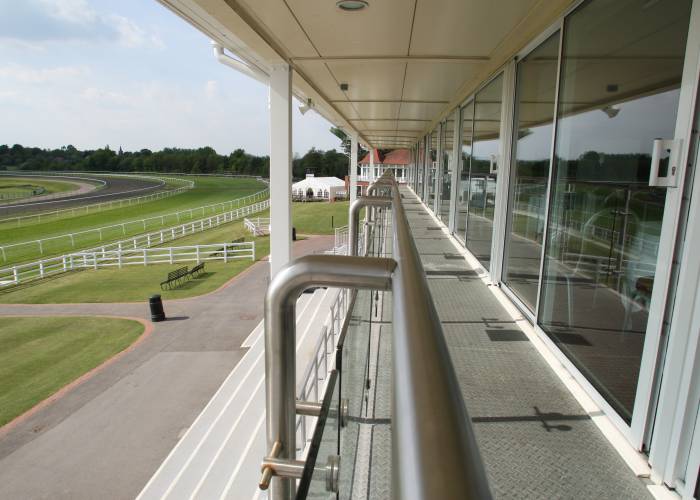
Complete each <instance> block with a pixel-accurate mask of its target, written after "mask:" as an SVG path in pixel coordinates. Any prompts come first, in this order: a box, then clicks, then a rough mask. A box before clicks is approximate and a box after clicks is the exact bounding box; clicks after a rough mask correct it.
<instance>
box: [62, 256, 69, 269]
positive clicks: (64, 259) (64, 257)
mask: <svg viewBox="0 0 700 500" xmlns="http://www.w3.org/2000/svg"><path fill="white" fill-rule="evenodd" d="M67 267H68V266H67V263H66V256H65V255H64V256H63V272H64V273H65V272H66V269H67Z"/></svg>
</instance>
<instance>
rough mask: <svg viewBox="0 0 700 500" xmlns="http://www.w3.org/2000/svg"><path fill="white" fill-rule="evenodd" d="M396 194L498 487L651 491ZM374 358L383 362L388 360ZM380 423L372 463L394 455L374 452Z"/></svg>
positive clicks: (527, 494)
mask: <svg viewBox="0 0 700 500" xmlns="http://www.w3.org/2000/svg"><path fill="white" fill-rule="evenodd" d="M402 193H403V195H404V196H405V203H406V205H407V206H408V207H410V208H409V210H407V211H408V214H407V215H408V219H409V223H410V224H411V229H412V231H413V232H414V234H415V235H416V236H417V238H416V240H415V242H416V247H417V248H418V251H419V253H421V259H422V261H423V265H424V267H425V271H426V275H427V278H428V283H429V286H430V290H431V293H432V294H433V300H434V302H435V305H436V308H437V311H438V315H439V316H440V319H441V321H442V322H443V329H444V331H445V336H446V340H447V343H448V348H449V350H450V354H451V356H452V359H453V362H454V366H455V370H456V372H457V376H458V379H459V383H460V387H461V389H462V394H463V396H464V398H465V402H466V405H467V409H468V411H469V413H470V417H471V418H472V421H473V423H474V426H475V431H476V434H477V441H478V444H479V448H480V451H481V453H482V456H483V458H484V461H485V463H486V468H487V473H488V476H489V480H490V483H491V488H492V491H493V494H494V496H495V497H496V498H518V499H522V498H533V499H534V498H541V499H559V498H577V499H578V498H596V499H600V498H610V499H612V498H615V499H620V498H625V499H626V498H630V499H639V498H650V495H649V494H648V492H647V490H646V488H645V486H644V484H643V483H642V482H641V481H640V480H639V479H637V478H636V477H635V476H634V474H633V473H632V472H631V470H630V469H629V468H628V467H627V466H626V465H625V463H624V462H623V461H622V459H621V458H620V456H619V455H618V454H617V453H616V452H615V450H614V449H613V448H612V446H611V445H610V444H609V443H608V441H607V440H606V439H605V438H604V436H603V435H602V434H601V433H600V431H599V430H598V428H597V427H596V426H595V424H593V422H592V421H591V420H590V418H589V416H588V415H587V414H586V413H585V412H584V411H583V410H582V409H581V407H580V406H579V405H578V403H577V402H576V400H575V399H574V398H573V396H572V395H571V394H570V393H569V392H568V390H567V389H566V388H565V387H564V385H563V384H562V383H561V382H560V381H559V379H558V378H557V377H556V376H555V374H554V373H553V372H552V371H551V369H550V368H549V366H548V365H547V364H546V363H545V362H544V360H543V359H542V358H541V357H540V355H539V354H538V352H537V351H536V350H535V349H534V347H533V346H532V345H531V344H530V342H529V341H528V339H527V337H526V336H525V335H524V333H523V332H522V331H520V330H519V329H518V328H517V326H516V325H515V323H513V320H512V318H511V317H510V315H509V314H508V313H507V312H506V311H505V310H504V309H503V307H502V306H501V305H500V304H499V303H498V301H497V300H496V298H495V297H494V296H493V295H492V294H491V292H490V291H489V290H488V288H487V286H486V285H485V284H484V283H483V282H482V281H481V280H480V279H478V278H475V277H474V272H473V270H472V269H471V268H470V267H469V266H468V264H467V263H466V261H465V260H463V259H462V260H460V259H457V258H455V257H454V255H455V249H454V247H453V246H452V244H451V243H450V242H449V240H448V237H447V235H446V234H445V233H443V232H440V231H436V230H431V229H427V228H429V227H434V226H435V225H436V222H435V220H434V219H432V217H430V216H429V214H428V213H427V212H425V210H424V209H420V210H419V209H418V208H417V207H418V206H417V205H415V203H416V198H415V196H414V195H413V194H412V193H411V192H410V191H409V190H408V189H404V190H402ZM409 204H410V205H409ZM436 238H440V239H436ZM446 256H447V257H446ZM387 339H388V336H386V335H382V338H381V345H383V346H384V347H383V348H382V347H380V348H379V357H380V358H381V357H384V356H387V358H385V359H389V358H390V346H387V345H386V344H387V343H386V342H385V340H387ZM377 366H378V367H379V369H381V367H386V366H387V365H386V361H383V362H381V363H378V365H377ZM388 366H389V367H390V363H389V364H388ZM387 373H388V374H390V371H389V368H387ZM389 377H390V375H389ZM383 380H384V381H385V380H388V379H387V378H386V377H385V378H384V379H382V374H381V373H379V374H378V375H377V386H376V389H377V395H376V398H377V401H378V403H377V404H376V406H375V408H376V409H377V410H379V409H380V408H381V407H382V404H383V403H380V402H381V401H386V402H387V403H388V402H389V401H390V387H389V386H388V384H386V383H384V382H383ZM386 408H387V409H388V408H390V406H387V407H386ZM386 427H388V426H386ZM387 431H388V429H387ZM383 432H385V431H384V430H381V431H378V430H377V429H375V430H374V435H373V445H372V446H373V448H372V449H373V455H375V453H376V455H375V456H373V457H372V469H373V470H375V468H376V470H377V472H378V471H379V470H382V471H384V470H390V468H389V467H388V466H387V465H386V464H385V465H381V464H380V462H381V461H382V460H389V459H390V455H385V451H386V449H387V448H377V449H376V451H375V447H376V446H379V443H381V442H382V441H381V440H382V439H384V440H385V441H386V439H385V438H386V436H381V434H382V433H383ZM374 440H377V441H376V442H375V441H374ZM388 441H389V443H390V435H389V437H388ZM384 446H387V444H386V443H384ZM372 475H373V476H374V474H372ZM375 477H376V476H375ZM369 491H370V492H371V493H373V494H374V495H373V496H371V497H370V498H388V495H387V496H384V493H383V492H384V491H386V490H383V489H381V488H380V487H379V484H378V483H377V489H376V490H375V489H374V483H373V482H372V483H371V484H370V485H369Z"/></svg>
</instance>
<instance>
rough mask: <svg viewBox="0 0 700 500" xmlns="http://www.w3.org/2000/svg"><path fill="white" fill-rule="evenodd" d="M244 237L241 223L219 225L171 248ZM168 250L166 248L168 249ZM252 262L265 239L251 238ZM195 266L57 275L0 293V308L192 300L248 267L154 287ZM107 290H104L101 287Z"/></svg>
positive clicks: (240, 264) (220, 266)
mask: <svg viewBox="0 0 700 500" xmlns="http://www.w3.org/2000/svg"><path fill="white" fill-rule="evenodd" d="M241 236H247V238H246V239H247V241H250V240H251V239H253V238H251V236H250V233H246V232H245V230H244V228H243V222H241V221H239V222H234V223H231V224H225V225H223V226H219V227H218V228H215V229H211V230H209V231H204V232H203V233H197V234H194V235H191V236H187V237H185V238H181V239H179V240H177V241H176V244H177V246H187V245H198V244H199V245H206V244H209V243H224V242H227V241H232V240H234V239H237V238H240V237H241ZM169 245H170V244H169ZM255 249H256V259H257V260H260V259H262V258H264V257H266V256H267V255H268V254H269V253H270V238H269V237H267V236H262V237H258V238H255ZM194 264H195V263H194V262H191V263H181V264H175V265H172V266H171V265H168V264H158V265H149V266H128V267H123V268H122V269H118V268H111V269H98V270H85V271H79V272H73V273H67V274H61V275H57V276H55V277H53V278H47V279H44V280H38V281H34V282H30V283H28V284H27V285H21V286H19V287H13V288H11V289H6V290H2V291H0V303H5V304H30V303H31V304H52V303H54V304H66V303H75V302H139V301H145V300H147V299H148V297H149V296H151V295H152V294H154V293H159V294H161V296H162V297H163V298H164V299H181V298H186V297H193V296H196V295H201V294H204V293H208V292H211V291H213V290H216V289H217V288H218V287H220V286H221V285H223V284H224V283H226V281H228V280H229V279H231V278H232V277H234V276H236V275H237V274H238V273H240V272H241V271H243V270H244V269H247V268H248V267H250V266H251V265H252V264H253V261H252V260H249V259H240V260H234V261H231V262H228V263H224V262H219V261H212V262H207V263H206V267H205V272H204V273H203V274H202V275H200V277H199V278H195V279H191V280H189V281H187V282H186V283H185V284H184V285H182V286H180V287H178V288H176V289H173V290H161V289H160V282H161V281H163V280H164V279H165V277H166V276H167V274H168V272H170V271H173V270H175V269H177V268H179V267H182V266H183V265H188V266H189V267H192V266H193V265H194ZM106 285H108V286H106Z"/></svg>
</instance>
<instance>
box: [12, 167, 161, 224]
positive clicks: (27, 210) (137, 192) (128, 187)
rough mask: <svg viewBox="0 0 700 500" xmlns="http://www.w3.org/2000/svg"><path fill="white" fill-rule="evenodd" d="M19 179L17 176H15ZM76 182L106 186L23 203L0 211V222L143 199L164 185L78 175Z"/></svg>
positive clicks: (136, 179) (135, 180)
mask: <svg viewBox="0 0 700 500" xmlns="http://www.w3.org/2000/svg"><path fill="white" fill-rule="evenodd" d="M17 175H20V174H17ZM32 177H36V178H37V179H56V180H70V176H63V177H61V176H49V175H47V176H32ZM79 177H81V179H80V180H82V181H84V180H85V179H93V180H95V181H96V182H98V183H101V181H104V182H106V184H105V186H104V187H103V188H102V189H98V190H95V191H91V192H89V193H82V194H75V195H70V194H69V195H67V196H66V197H65V198H60V199H55V200H44V201H36V202H31V201H27V202H26V203H18V204H14V205H9V206H2V207H0V219H5V218H8V217H12V216H17V215H25V214H32V213H38V212H50V211H53V210H61V209H64V208H72V207H76V206H82V205H89V204H93V203H101V202H105V201H114V200H118V199H121V198H132V197H135V196H141V195H147V194H151V193H155V192H157V191H160V190H162V189H163V188H164V187H165V183H164V182H163V181H161V180H158V179H153V180H151V179H145V178H135V177H102V176H97V175H92V174H81V175H79Z"/></svg>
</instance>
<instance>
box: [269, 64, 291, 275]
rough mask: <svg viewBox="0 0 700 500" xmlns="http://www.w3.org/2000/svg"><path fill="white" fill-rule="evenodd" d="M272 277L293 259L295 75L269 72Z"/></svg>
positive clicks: (278, 68)
mask: <svg viewBox="0 0 700 500" xmlns="http://www.w3.org/2000/svg"><path fill="white" fill-rule="evenodd" d="M269 105H270V228H271V229H272V230H271V231H270V277H271V278H272V277H274V276H275V274H277V271H279V270H280V269H281V268H282V266H284V265H285V264H287V262H289V261H290V260H291V258H292V72H291V69H290V67H289V65H288V64H286V63H280V64H274V65H273V66H272V71H271V72H270V94H269Z"/></svg>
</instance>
